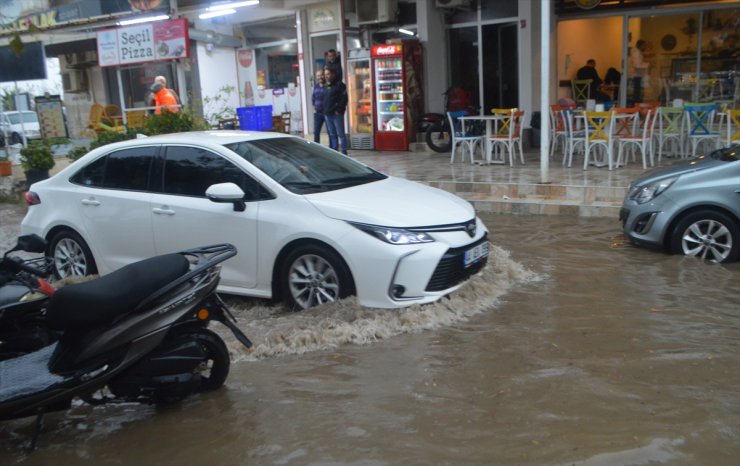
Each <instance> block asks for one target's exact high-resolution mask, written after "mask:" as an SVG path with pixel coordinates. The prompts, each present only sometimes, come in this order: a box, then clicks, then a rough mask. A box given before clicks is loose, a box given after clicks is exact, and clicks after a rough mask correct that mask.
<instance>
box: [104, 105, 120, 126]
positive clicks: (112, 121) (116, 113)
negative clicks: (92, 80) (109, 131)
mask: <svg viewBox="0 0 740 466" xmlns="http://www.w3.org/2000/svg"><path fill="white" fill-rule="evenodd" d="M103 122H104V123H106V124H109V125H111V126H120V125H122V124H123V115H121V107H119V106H118V105H116V104H108V105H106V106H105V110H104V112H103Z"/></svg>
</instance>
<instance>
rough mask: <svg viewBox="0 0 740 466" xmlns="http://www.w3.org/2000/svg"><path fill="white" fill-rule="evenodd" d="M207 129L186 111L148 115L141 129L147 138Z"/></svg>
mask: <svg viewBox="0 0 740 466" xmlns="http://www.w3.org/2000/svg"><path fill="white" fill-rule="evenodd" d="M209 128H210V127H209V126H208V123H207V122H205V121H204V120H203V119H201V118H198V117H196V116H194V115H193V114H192V113H191V112H189V111H187V110H183V111H181V112H170V111H167V110H164V111H163V112H162V113H161V114H154V115H149V116H148V117H147V118H146V120H145V123H144V128H143V129H144V134H146V135H147V136H155V135H157V134H170V133H184V132H187V131H198V130H206V129H209Z"/></svg>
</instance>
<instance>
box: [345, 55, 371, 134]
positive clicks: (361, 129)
mask: <svg viewBox="0 0 740 466" xmlns="http://www.w3.org/2000/svg"><path fill="white" fill-rule="evenodd" d="M347 94H348V97H349V100H348V103H347V113H348V114H349V138H348V139H349V147H350V148H352V149H372V148H373V147H374V146H373V91H372V79H371V77H370V49H356V50H350V51H349V58H347Z"/></svg>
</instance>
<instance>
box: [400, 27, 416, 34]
mask: <svg viewBox="0 0 740 466" xmlns="http://www.w3.org/2000/svg"><path fill="white" fill-rule="evenodd" d="M398 32H400V33H401V34H406V35H407V36H415V35H416V34H414V32H413V31H409V30H408V29H403V28H399V29H398Z"/></svg>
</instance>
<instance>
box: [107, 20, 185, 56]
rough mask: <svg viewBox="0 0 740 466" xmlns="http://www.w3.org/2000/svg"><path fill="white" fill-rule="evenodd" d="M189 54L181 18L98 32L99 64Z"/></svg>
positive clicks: (183, 22) (183, 23)
mask: <svg viewBox="0 0 740 466" xmlns="http://www.w3.org/2000/svg"><path fill="white" fill-rule="evenodd" d="M188 57H190V39H189V37H188V21H187V19H185V18H181V19H173V20H169V21H158V22H156V23H146V24H137V25H134V26H128V27H122V28H116V29H106V30H104V31H99V32H98V63H99V64H100V66H116V65H129V64H132V63H144V62H153V61H162V60H173V59H176V58H188Z"/></svg>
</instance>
